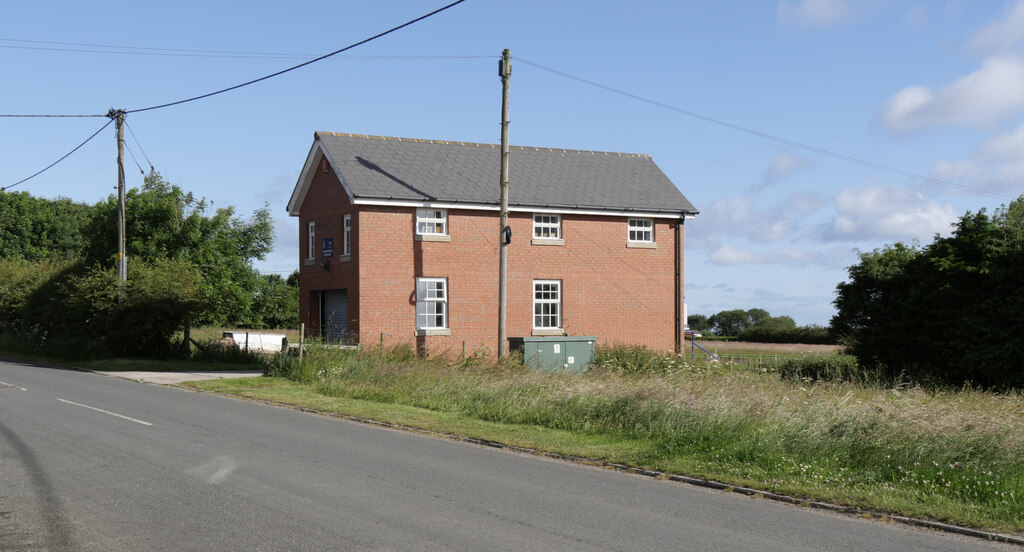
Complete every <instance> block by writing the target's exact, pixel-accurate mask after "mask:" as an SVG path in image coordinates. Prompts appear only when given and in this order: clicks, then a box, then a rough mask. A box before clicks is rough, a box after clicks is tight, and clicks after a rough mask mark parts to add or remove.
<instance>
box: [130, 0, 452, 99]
mask: <svg viewBox="0 0 1024 552" xmlns="http://www.w3.org/2000/svg"><path fill="white" fill-rule="evenodd" d="M465 1H466V0H456V1H455V2H452V3H451V4H448V5H447V6H444V7H441V8H438V9H436V10H434V11H432V12H430V13H428V14H426V15H421V16H420V17H417V18H416V19H413V20H411V21H407V22H405V23H402V24H401V25H399V26H397V27H392V28H390V29H388V30H386V31H384V32H382V33H378V34H375V35H373V36H371V37H370V38H366V39H363V40H360V41H359V42H356V43H355V44H351V45H349V46H346V47H344V48H342V49H340V50H335V51H333V52H331V53H329V54H325V55H322V56H320V57H318V58H314V59H311V60H309V61H307V62H304V63H300V64H298V65H295V66H292V67H289V68H287V69H282V70H281V71H278V72H276V73H271V74H269V75H265V76H263V77H260V78H258V79H253V80H251V81H248V82H243V83H242V84H236V85H235V86H231V87H228V88H224V89H221V90H217V91H215V92H209V93H207V94H202V95H200V96H195V97H192V98H186V99H184V100H178V101H176V102H169V103H165V104H160V105H154V106H150V107H143V108H140V109H131V110H128V111H127V113H139V112H142V111H152V110H154V109H162V108H165V107H171V106H174V105H180V104H183V103H187V102H193V101H196V100H201V99H203V98H209V97H210V96H216V95H218V94H223V93H225V92H230V91H232V90H237V89H239V88H242V87H244V86H249V85H250V84H256V83H258V82H261V81H265V80H267V79H271V78H274V77H276V76H279V75H283V74H285V73H288V72H290V71H294V70H296V69H299V68H302V67H305V66H307V65H312V64H314V63H316V62H318V61H323V60H325V59H327V58H329V57H331V56H334V55H337V54H340V53H342V52H345V51H348V50H351V49H352V48H355V47H357V46H362V45H363V44H366V43H367V42H371V41H373V40H376V39H378V38H380V37H382V36H386V35H389V34H391V33H393V32H395V31H397V30H400V29H404V28H405V27H408V26H409V25H412V24H414V23H418V22H420V21H423V20H424V19H427V18H428V17H431V16H434V15H436V14H439V13H441V12H443V11H445V10H447V9H448V8H451V7H454V6H457V5H459V4H461V3H463V2H465Z"/></svg>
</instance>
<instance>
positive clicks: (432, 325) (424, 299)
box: [416, 278, 448, 331]
mask: <svg viewBox="0 0 1024 552" xmlns="http://www.w3.org/2000/svg"><path fill="white" fill-rule="evenodd" d="M439 292H440V293H439ZM428 306H432V307H433V308H431V309H429V310H428V308H427V307H428ZM438 318H440V321H441V323H440V324H438V323H437V322H438ZM416 329H417V330H419V331H430V330H447V329H448V278H416Z"/></svg>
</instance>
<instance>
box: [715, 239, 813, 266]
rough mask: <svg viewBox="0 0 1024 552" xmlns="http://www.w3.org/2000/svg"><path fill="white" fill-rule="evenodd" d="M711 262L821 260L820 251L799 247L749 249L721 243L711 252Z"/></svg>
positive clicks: (793, 262)
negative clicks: (800, 248) (768, 249)
mask: <svg viewBox="0 0 1024 552" xmlns="http://www.w3.org/2000/svg"><path fill="white" fill-rule="evenodd" d="M710 258H711V262H713V263H715V264H718V265H736V264H782V265H792V264H807V263H812V262H818V261H820V260H821V253H818V252H816V251H805V250H799V249H789V248H783V249H777V250H774V251H751V250H749V249H740V248H738V247H735V246H733V245H731V244H728V243H726V244H723V245H722V246H721V247H719V248H718V250H716V251H715V252H714V253H712V254H711V257H710Z"/></svg>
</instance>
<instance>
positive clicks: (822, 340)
mask: <svg viewBox="0 0 1024 552" xmlns="http://www.w3.org/2000/svg"><path fill="white" fill-rule="evenodd" d="M687 323H688V324H689V326H690V329H691V330H696V331H699V332H701V333H706V334H711V335H715V336H721V337H735V338H736V339H737V340H740V341H752V342H756V343H807V344H830V343H834V339H833V338H832V337H831V336H830V335H829V332H828V328H824V327H821V326H816V325H811V326H800V327H798V326H797V325H796V321H795V320H793V318H792V317H790V316H772V315H771V314H770V313H769V312H768V311H766V310H764V309H760V308H753V309H750V310H743V309H733V310H724V311H721V312H718V313H716V314H713V315H711V316H706V315H703V314H691V315H689V316H687Z"/></svg>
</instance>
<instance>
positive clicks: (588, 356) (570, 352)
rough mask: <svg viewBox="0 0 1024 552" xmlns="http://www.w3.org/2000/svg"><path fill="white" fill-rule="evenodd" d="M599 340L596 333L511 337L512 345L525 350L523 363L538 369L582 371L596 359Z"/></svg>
mask: <svg viewBox="0 0 1024 552" xmlns="http://www.w3.org/2000/svg"><path fill="white" fill-rule="evenodd" d="M595 343H597V338H596V337H592V336H581V337H570V336H565V335H560V336H554V337H510V338H509V339H508V345H509V347H508V348H509V350H510V351H512V352H516V351H518V352H520V353H522V355H523V362H524V363H525V364H526V365H527V366H529V367H530V368H533V369H534V370H538V371H541V372H556V371H559V370H566V371H570V372H582V371H583V368H585V367H587V366H589V365H590V364H591V363H593V362H594V344H595Z"/></svg>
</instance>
